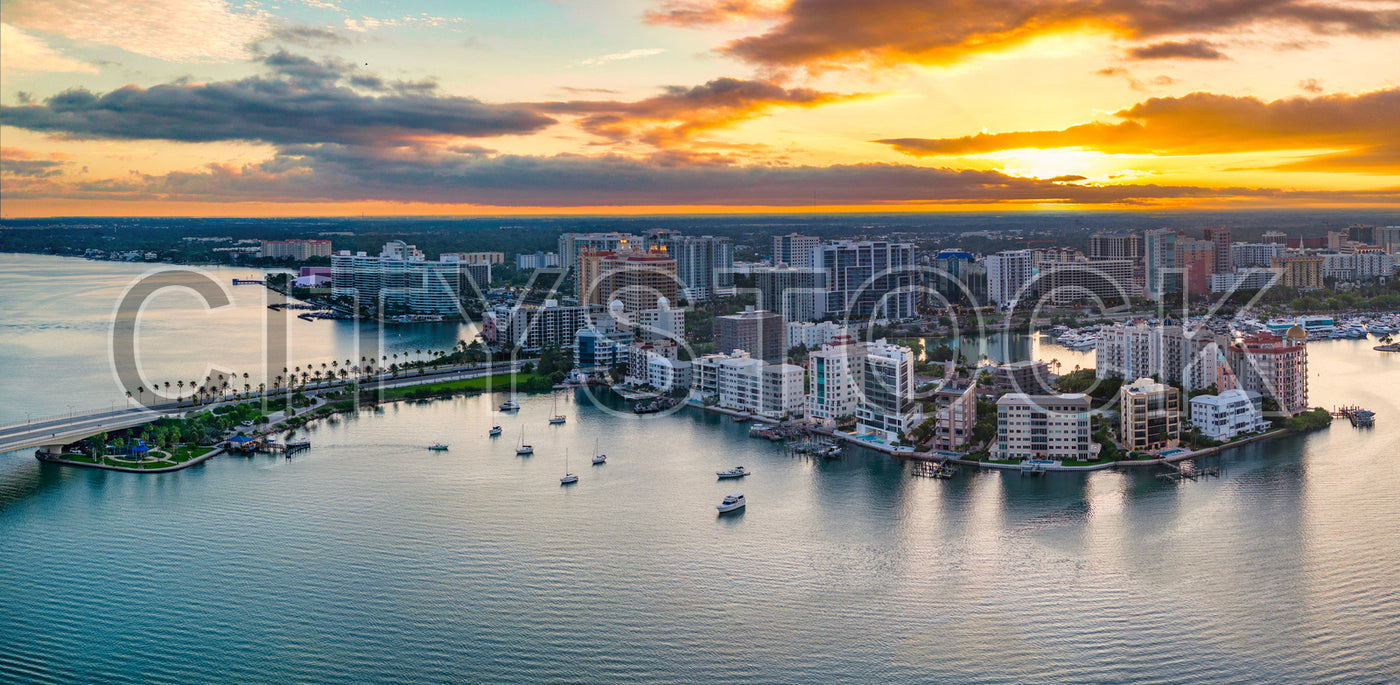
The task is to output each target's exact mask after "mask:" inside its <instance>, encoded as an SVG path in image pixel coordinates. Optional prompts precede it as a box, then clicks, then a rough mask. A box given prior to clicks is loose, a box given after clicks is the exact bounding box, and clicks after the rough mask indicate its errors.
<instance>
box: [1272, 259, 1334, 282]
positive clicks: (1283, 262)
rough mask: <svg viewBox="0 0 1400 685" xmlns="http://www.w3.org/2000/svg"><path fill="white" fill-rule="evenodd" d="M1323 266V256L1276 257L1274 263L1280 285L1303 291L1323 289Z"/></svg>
mask: <svg viewBox="0 0 1400 685" xmlns="http://www.w3.org/2000/svg"><path fill="white" fill-rule="evenodd" d="M1322 266H1323V259H1322V257H1321V256H1313V257H1305V256H1295V257H1274V263H1273V268H1274V271H1277V272H1279V282H1278V284H1279V285H1281V286H1283V287H1285V288H1301V289H1303V290H1316V289H1318V288H1321V287H1322V272H1323V268H1322Z"/></svg>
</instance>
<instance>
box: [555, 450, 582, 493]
mask: <svg viewBox="0 0 1400 685" xmlns="http://www.w3.org/2000/svg"><path fill="white" fill-rule="evenodd" d="M577 482H578V476H575V475H574V474H572V473H569V448H567V447H565V448H564V477H563V478H560V479H559V484H560V485H568V484H569V483H577Z"/></svg>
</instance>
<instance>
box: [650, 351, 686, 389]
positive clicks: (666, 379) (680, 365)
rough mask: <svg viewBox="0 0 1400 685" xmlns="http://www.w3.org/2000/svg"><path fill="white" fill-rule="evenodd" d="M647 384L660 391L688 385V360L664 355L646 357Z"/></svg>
mask: <svg viewBox="0 0 1400 685" xmlns="http://www.w3.org/2000/svg"><path fill="white" fill-rule="evenodd" d="M647 385H650V386H651V387H653V388H656V389H657V390H658V391H660V392H664V393H670V392H671V391H673V390H675V389H676V388H689V387H690V362H687V361H681V360H679V359H673V358H671V357H665V356H660V355H658V356H654V357H650V358H648V359H647Z"/></svg>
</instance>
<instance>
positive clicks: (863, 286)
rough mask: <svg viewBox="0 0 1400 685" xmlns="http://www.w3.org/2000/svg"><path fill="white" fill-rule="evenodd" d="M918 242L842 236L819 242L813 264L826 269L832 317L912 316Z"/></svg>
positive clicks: (828, 311)
mask: <svg viewBox="0 0 1400 685" xmlns="http://www.w3.org/2000/svg"><path fill="white" fill-rule="evenodd" d="M914 252H915V249H914V245H913V244H911V243H894V242H889V241H885V240H865V241H850V240H839V241H835V242H831V243H825V244H823V245H821V246H820V247H819V248H817V250H815V251H814V252H813V255H814V256H816V255H820V262H819V263H818V264H816V265H815V266H816V267H817V268H820V269H822V270H823V271H825V279H826V302H825V306H824V307H823V309H824V310H825V311H826V313H827V314H828V315H835V316H839V317H841V318H852V319H863V318H877V319H893V320H903V319H912V318H914V308H915V305H916V304H917V303H918V292H917V291H916V290H915V288H914V275H915V273H914Z"/></svg>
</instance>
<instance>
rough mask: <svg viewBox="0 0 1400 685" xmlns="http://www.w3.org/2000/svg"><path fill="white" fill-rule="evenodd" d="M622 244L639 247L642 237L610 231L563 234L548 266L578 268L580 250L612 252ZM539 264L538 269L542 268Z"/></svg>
mask: <svg viewBox="0 0 1400 685" xmlns="http://www.w3.org/2000/svg"><path fill="white" fill-rule="evenodd" d="M624 243H630V244H632V245H641V244H642V237H641V236H638V235H633V234H631V233H618V232H616V231H611V232H607V233H564V234H561V235H560V236H559V248H558V250H559V251H558V252H557V253H550V254H554V256H555V263H554V264H551V265H550V266H562V267H564V268H566V269H573V268H577V267H578V253H579V251H580V250H585V249H587V250H594V251H612V250H616V249H618V248H619V247H620V246H622V245H623V244H624ZM544 266H545V265H544V264H541V265H540V266H539V267H535V268H543V267H544Z"/></svg>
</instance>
